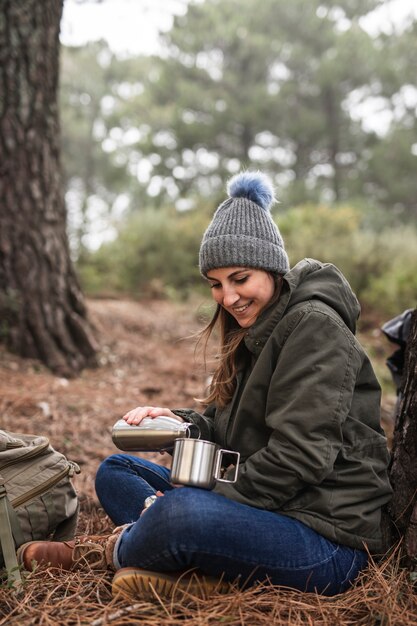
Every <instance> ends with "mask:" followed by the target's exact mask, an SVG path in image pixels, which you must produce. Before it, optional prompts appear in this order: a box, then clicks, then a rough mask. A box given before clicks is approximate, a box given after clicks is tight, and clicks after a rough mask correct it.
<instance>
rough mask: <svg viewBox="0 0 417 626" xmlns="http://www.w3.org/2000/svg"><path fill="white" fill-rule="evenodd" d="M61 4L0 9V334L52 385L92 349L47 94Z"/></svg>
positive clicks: (10, 4) (35, 1)
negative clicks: (50, 376)
mask: <svg viewBox="0 0 417 626" xmlns="http://www.w3.org/2000/svg"><path fill="white" fill-rule="evenodd" d="M62 5H63V0H48V2H39V0H2V2H1V20H0V55H1V56H0V93H1V99H0V172H1V175H0V198H1V204H0V226H1V227H0V319H1V325H0V333H1V334H2V335H3V339H5V340H6V341H7V344H8V346H9V347H10V349H12V350H13V351H15V352H17V353H18V354H20V355H22V356H26V357H33V358H38V359H40V360H41V361H43V362H44V363H45V364H46V365H47V366H48V367H50V368H51V369H52V370H53V371H54V372H56V373H57V374H59V375H61V376H71V375H74V374H76V373H78V372H79V371H80V370H81V369H82V368H83V367H85V366H87V365H93V364H95V351H96V349H97V346H96V342H95V339H94V336H93V331H92V327H91V325H90V323H89V321H88V319H87V315H86V308H85V304H84V300H83V296H82V293H81V290H80V287H79V284H78V281H77V278H76V275H75V272H74V268H73V266H72V263H71V259H70V255H69V247H68V241H67V234H66V210H65V203H64V195H63V189H62V176H61V167H60V137H59V122H58V105H57V95H58V94H57V90H58V77H59V27H60V20H61V15H62Z"/></svg>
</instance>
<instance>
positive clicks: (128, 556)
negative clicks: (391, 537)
mask: <svg viewBox="0 0 417 626" xmlns="http://www.w3.org/2000/svg"><path fill="white" fill-rule="evenodd" d="M169 478H170V470H169V469H167V468H165V467H161V466H159V465H157V464H155V463H151V462H150V461H147V460H145V459H141V458H138V457H134V456H129V455H125V454H115V455H113V456H111V457H109V458H107V459H106V460H105V461H104V462H103V463H102V464H101V466H100V467H99V470H98V472H97V477H96V491H97V495H98V498H99V500H100V502H101V504H102V506H103V508H104V510H105V511H106V513H107V514H108V515H109V517H110V518H111V519H112V521H113V522H114V523H115V524H116V525H121V524H126V523H129V522H133V523H132V525H131V526H129V527H128V528H127V529H126V530H125V531H124V532H123V533H122V535H121V536H120V540H119V542H118V547H117V550H116V552H117V554H116V558H115V560H116V565H118V566H120V567H140V568H143V569H148V570H153V571H159V572H170V571H171V572H174V571H184V570H187V569H191V568H198V570H199V571H200V572H202V573H203V574H206V575H209V576H215V577H219V576H221V575H223V577H224V579H225V580H229V581H236V580H237V581H238V584H240V585H241V586H243V585H245V586H248V585H251V584H254V583H256V582H258V581H266V580H269V581H270V582H271V583H272V584H274V585H284V586H287V587H292V588H294V589H299V590H300V591H317V592H318V593H322V594H324V595H329V596H330V595H335V594H337V593H341V592H343V591H345V590H346V589H348V588H349V586H350V585H351V583H352V582H353V580H354V579H355V578H356V576H357V575H358V573H359V572H360V571H361V570H362V569H364V567H365V566H366V565H367V554H366V552H365V551H362V550H356V549H354V548H349V547H346V546H343V545H339V544H336V543H333V542H332V541H329V540H328V539H326V538H325V537H323V536H322V535H319V534H318V533H317V532H316V531H314V530H312V529H311V528H309V527H308V526H306V525H305V524H303V523H302V522H299V521H298V520H294V519H292V518H290V517H287V516H285V515H281V514H279V513H273V512H270V511H264V510H262V509H257V508H254V507H251V506H247V505H245V504H239V503H238V502H234V501H233V500H230V499H228V498H225V497H223V496H221V495H219V494H216V493H213V492H212V491H207V490H205V489H197V488H193V487H181V488H173V487H172V485H171V484H170V482H169ZM157 490H159V491H162V492H164V497H160V498H158V499H157V500H156V502H155V503H154V504H153V505H152V506H151V507H150V508H149V509H148V510H147V511H146V513H144V515H142V516H141V517H139V516H140V513H141V511H142V509H143V503H144V500H145V498H146V497H147V496H149V495H151V494H154V493H155V491H157Z"/></svg>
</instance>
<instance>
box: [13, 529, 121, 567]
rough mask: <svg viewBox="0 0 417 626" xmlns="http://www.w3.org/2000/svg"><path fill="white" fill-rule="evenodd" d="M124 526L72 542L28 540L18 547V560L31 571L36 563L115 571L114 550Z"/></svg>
mask: <svg viewBox="0 0 417 626" xmlns="http://www.w3.org/2000/svg"><path fill="white" fill-rule="evenodd" d="M123 529H124V526H122V527H118V528H116V529H115V530H114V531H113V533H112V534H111V535H85V536H82V537H76V538H75V539H73V540H72V541H29V542H28V543H24V544H22V545H21V546H20V548H18V550H17V561H18V563H19V564H20V565H22V566H23V567H24V568H25V569H26V570H29V571H31V570H32V569H33V567H34V566H35V565H36V564H49V566H50V567H60V568H62V569H64V570H72V569H74V568H77V567H82V566H85V565H87V566H88V567H90V568H92V569H111V570H115V567H114V564H113V550H114V546H115V544H116V541H117V539H118V537H119V535H120V533H121V532H122V530H123Z"/></svg>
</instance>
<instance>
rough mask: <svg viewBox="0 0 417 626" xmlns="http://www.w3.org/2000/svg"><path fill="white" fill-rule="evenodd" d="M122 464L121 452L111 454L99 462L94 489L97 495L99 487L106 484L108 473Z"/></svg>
mask: <svg viewBox="0 0 417 626" xmlns="http://www.w3.org/2000/svg"><path fill="white" fill-rule="evenodd" d="M123 464H124V463H123V455H122V454H112V455H111V456H109V457H107V458H106V459H104V461H102V462H101V463H100V465H99V467H98V470H97V472H96V477H95V489H96V493H97V495H98V496H99V491H100V490H101V488H102V487H103V488H104V487H105V485H108V480H109V475H110V473H111V472H112V471H114V470H115V469H116V468H117V467H120V466H121V465H123ZM99 497H100V496H99Z"/></svg>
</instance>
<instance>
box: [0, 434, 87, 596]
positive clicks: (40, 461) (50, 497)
mask: <svg viewBox="0 0 417 626" xmlns="http://www.w3.org/2000/svg"><path fill="white" fill-rule="evenodd" d="M79 471H80V469H79V467H78V465H77V464H76V463H72V462H71V461H68V460H67V459H66V457H65V456H64V455H63V454H61V453H60V452H57V451H56V450H54V448H53V447H52V446H51V445H50V443H49V440H48V439H47V437H42V436H36V435H24V434H18V433H11V432H8V431H5V430H0V567H4V568H5V569H6V571H7V575H8V580H9V584H10V585H11V586H14V585H16V586H19V585H20V583H21V576H20V571H19V568H18V564H17V559H16V549H17V548H18V547H19V546H20V545H22V543H26V542H27V541H36V540H43V539H49V538H50V539H53V540H56V541H64V540H68V539H72V538H73V537H74V535H75V530H76V526H77V519H78V509H79V506H78V498H77V494H76V492H75V489H74V487H73V485H72V483H71V477H72V476H73V475H74V473H77V474H78V473H79Z"/></svg>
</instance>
